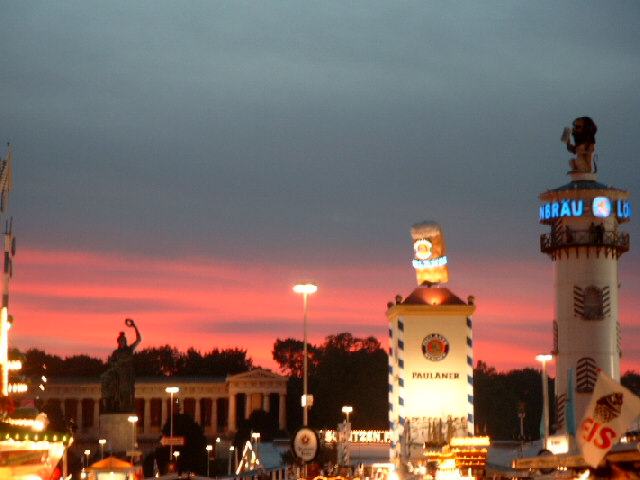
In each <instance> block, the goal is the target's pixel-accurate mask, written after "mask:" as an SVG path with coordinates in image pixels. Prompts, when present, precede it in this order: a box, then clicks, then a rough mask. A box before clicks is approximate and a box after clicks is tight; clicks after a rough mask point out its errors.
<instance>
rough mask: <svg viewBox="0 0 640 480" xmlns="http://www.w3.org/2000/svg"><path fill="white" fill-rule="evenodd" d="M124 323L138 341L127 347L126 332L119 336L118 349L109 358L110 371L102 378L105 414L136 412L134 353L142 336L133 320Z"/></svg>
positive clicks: (128, 319)
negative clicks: (133, 331)
mask: <svg viewBox="0 0 640 480" xmlns="http://www.w3.org/2000/svg"><path fill="white" fill-rule="evenodd" d="M124 323H125V325H126V326H127V327H130V328H133V329H134V330H135V332H136V340H135V342H133V343H132V344H131V345H127V337H126V335H125V334H124V332H120V334H119V335H118V339H117V341H118V348H117V349H115V350H114V351H113V353H112V354H111V356H110V357H109V360H108V363H109V369H108V370H107V371H106V372H104V373H103V374H102V375H101V376H100V380H101V381H102V408H103V413H134V412H135V401H134V400H135V372H134V369H133V351H134V350H135V349H136V347H137V346H138V345H139V344H140V342H141V341H142V335H140V330H138V326H137V325H136V323H135V322H134V321H133V320H132V319H130V318H127V319H126V320H125V321H124Z"/></svg>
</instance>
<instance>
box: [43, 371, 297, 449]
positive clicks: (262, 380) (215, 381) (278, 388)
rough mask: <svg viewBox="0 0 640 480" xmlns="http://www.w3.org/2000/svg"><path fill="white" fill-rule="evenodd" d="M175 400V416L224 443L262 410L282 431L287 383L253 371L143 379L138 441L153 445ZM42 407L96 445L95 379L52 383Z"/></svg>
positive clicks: (138, 406) (139, 388)
mask: <svg viewBox="0 0 640 480" xmlns="http://www.w3.org/2000/svg"><path fill="white" fill-rule="evenodd" d="M169 386H171V387H178V388H179V392H178V393H175V394H173V400H174V407H173V413H174V414H175V413H177V412H180V413H185V414H188V415H191V416H192V417H193V419H194V421H195V422H196V423H198V424H199V425H201V426H202V428H203V430H204V434H205V436H206V437H207V438H210V439H214V438H216V437H222V438H227V437H230V436H231V435H233V434H234V433H235V432H236V431H237V430H238V428H239V427H240V426H241V424H242V421H243V420H245V419H247V418H249V416H250V415H251V413H252V412H254V411H255V410H264V411H265V412H267V413H268V414H269V415H270V416H271V417H272V418H273V420H274V423H276V422H277V425H278V428H279V429H280V430H286V394H287V378H286V377H284V376H282V375H278V374H275V373H273V372H271V371H270V370H264V369H260V368H258V369H253V370H250V371H248V372H243V373H239V374H236V375H229V376H227V377H153V378H151V377H147V378H137V379H136V398H135V406H136V412H135V414H136V416H137V417H138V421H137V423H136V426H135V428H136V434H137V440H138V442H140V443H141V444H143V443H146V442H157V441H158V439H159V437H160V436H161V430H162V426H163V425H165V424H166V423H167V422H168V421H169V418H170V415H171V396H170V394H169V393H167V392H166V390H165V389H166V388H167V387H169ZM38 398H39V401H40V403H41V405H43V406H44V405H47V404H49V405H54V406H58V407H60V409H61V410H62V413H63V415H64V417H65V419H66V420H72V421H73V422H74V423H75V425H76V426H77V431H76V435H75V438H76V441H79V442H96V443H97V441H98V440H99V438H98V436H99V431H100V428H99V427H100V423H99V422H100V414H101V405H100V398H101V384H100V379H98V378H95V379H91V378H52V379H49V381H48V382H47V384H46V388H45V389H44V390H43V391H42V392H41V393H40V394H39V395H38Z"/></svg>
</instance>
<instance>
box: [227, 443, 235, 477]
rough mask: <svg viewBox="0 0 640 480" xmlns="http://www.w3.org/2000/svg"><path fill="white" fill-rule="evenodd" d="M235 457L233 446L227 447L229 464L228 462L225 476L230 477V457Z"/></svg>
mask: <svg viewBox="0 0 640 480" xmlns="http://www.w3.org/2000/svg"><path fill="white" fill-rule="evenodd" d="M233 455H235V447H234V446H233V445H231V446H230V447H229V462H228V468H227V470H228V471H227V475H231V457H232V456H233Z"/></svg>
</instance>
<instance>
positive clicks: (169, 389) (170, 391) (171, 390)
mask: <svg viewBox="0 0 640 480" xmlns="http://www.w3.org/2000/svg"><path fill="white" fill-rule="evenodd" d="M164 391H165V392H167V393H168V394H169V395H171V407H170V412H169V415H170V416H171V417H170V421H169V425H170V427H169V432H170V436H171V438H170V440H169V460H171V459H172V458H173V443H172V442H173V394H174V393H178V392H179V391H180V388H179V387H167V388H165V389H164ZM176 461H177V460H176Z"/></svg>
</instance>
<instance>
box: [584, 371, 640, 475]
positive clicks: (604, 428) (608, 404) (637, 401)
mask: <svg viewBox="0 0 640 480" xmlns="http://www.w3.org/2000/svg"><path fill="white" fill-rule="evenodd" d="M638 415H640V398H638V397H636V396H635V395H634V394H633V393H631V392H630V391H629V390H628V389H626V388H624V387H623V386H622V385H620V384H619V383H618V382H616V381H615V380H614V379H612V378H611V377H609V376H608V375H606V374H604V373H603V372H602V371H600V372H599V374H598V381H597V382H596V386H595V388H594V390H593V395H592V397H591V402H590V403H589V406H588V407H587V410H586V412H585V416H584V419H583V420H582V423H581V424H580V429H579V430H578V432H577V435H576V436H577V437H578V438H577V441H578V445H579V446H580V449H581V450H582V456H583V457H584V460H585V462H587V463H588V464H589V465H591V466H592V467H593V468H596V467H597V466H598V464H599V463H600V460H602V457H604V456H605V455H606V453H607V452H608V451H609V450H610V449H611V447H613V446H614V445H615V444H616V443H618V442H619V441H620V438H621V437H622V435H624V433H625V432H626V430H627V427H628V426H629V424H630V423H631V422H632V421H633V420H634V419H635V418H636V417H637V416H638Z"/></svg>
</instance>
